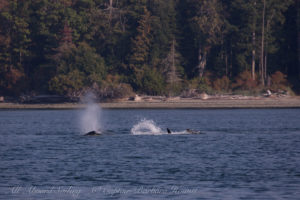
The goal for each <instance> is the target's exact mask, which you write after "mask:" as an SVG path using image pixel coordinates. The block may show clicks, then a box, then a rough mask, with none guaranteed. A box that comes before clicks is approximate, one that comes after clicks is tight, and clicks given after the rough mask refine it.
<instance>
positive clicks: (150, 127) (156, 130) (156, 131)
mask: <svg viewBox="0 0 300 200" xmlns="http://www.w3.org/2000/svg"><path fill="white" fill-rule="evenodd" d="M131 133H132V134H133V135H165V134H168V132H167V130H162V129H161V128H160V127H159V126H157V125H156V123H155V122H154V121H153V120H148V119H142V120H141V121H140V122H138V123H137V124H135V125H134V126H133V127H132V129H131ZM171 134H187V132H186V131H179V132H172V133H171Z"/></svg>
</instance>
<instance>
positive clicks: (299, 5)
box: [296, 0, 300, 79]
mask: <svg viewBox="0 0 300 200" xmlns="http://www.w3.org/2000/svg"><path fill="white" fill-rule="evenodd" d="M296 1H297V22H296V23H297V30H298V35H297V40H298V47H297V51H298V74H299V79H300V0H296Z"/></svg>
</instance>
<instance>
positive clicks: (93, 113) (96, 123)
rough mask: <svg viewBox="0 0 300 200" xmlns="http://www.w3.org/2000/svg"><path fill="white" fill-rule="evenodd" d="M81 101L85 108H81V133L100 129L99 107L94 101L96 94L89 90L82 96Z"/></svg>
mask: <svg viewBox="0 0 300 200" xmlns="http://www.w3.org/2000/svg"><path fill="white" fill-rule="evenodd" d="M83 103H84V104H85V105H86V108H85V109H84V110H83V112H82V114H81V117H80V126H81V131H82V132H83V133H87V132H90V131H97V132H99V131H100V128H101V125H100V117H101V108H100V106H99V105H98V104H97V103H96V96H95V95H94V94H93V93H91V92H89V93H87V94H86V95H85V96H84V98H83Z"/></svg>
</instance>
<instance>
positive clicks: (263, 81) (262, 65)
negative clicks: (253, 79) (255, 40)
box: [260, 0, 266, 86]
mask: <svg viewBox="0 0 300 200" xmlns="http://www.w3.org/2000/svg"><path fill="white" fill-rule="evenodd" d="M263 4H264V7H263V12H262V31H261V52H260V77H261V84H262V85H263V86H264V85H265V80H264V71H265V70H264V42H265V11H266V0H263Z"/></svg>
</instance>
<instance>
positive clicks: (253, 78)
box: [251, 31, 255, 80]
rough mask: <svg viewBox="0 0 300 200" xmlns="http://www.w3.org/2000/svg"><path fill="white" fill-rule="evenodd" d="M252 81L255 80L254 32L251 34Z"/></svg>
mask: <svg viewBox="0 0 300 200" xmlns="http://www.w3.org/2000/svg"><path fill="white" fill-rule="evenodd" d="M251 69H252V70H251V71H252V80H255V31H253V33H252V68H251Z"/></svg>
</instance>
